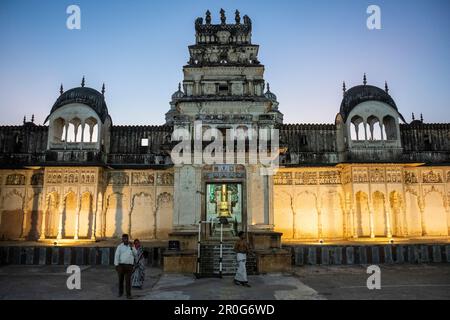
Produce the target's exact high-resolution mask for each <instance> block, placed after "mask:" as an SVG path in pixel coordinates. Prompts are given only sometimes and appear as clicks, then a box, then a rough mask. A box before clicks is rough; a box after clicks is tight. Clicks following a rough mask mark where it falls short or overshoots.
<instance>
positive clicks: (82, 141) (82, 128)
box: [80, 121, 86, 149]
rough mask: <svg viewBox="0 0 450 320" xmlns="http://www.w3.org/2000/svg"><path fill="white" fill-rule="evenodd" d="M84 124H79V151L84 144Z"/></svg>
mask: <svg viewBox="0 0 450 320" xmlns="http://www.w3.org/2000/svg"><path fill="white" fill-rule="evenodd" d="M85 126H86V124H85V123H84V121H83V122H82V123H81V141H80V149H83V143H84V127H85Z"/></svg>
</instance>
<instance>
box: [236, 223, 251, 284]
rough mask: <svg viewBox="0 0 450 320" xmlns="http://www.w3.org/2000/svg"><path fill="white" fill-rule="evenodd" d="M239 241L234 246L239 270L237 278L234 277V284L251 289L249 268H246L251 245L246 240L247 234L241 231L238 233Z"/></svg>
mask: <svg viewBox="0 0 450 320" xmlns="http://www.w3.org/2000/svg"><path fill="white" fill-rule="evenodd" d="M238 236H239V240H238V241H237V242H236V244H235V245H234V251H235V252H236V259H237V263H238V269H237V271H236V276H235V277H234V283H235V284H236V285H243V286H244V287H250V285H249V284H248V280H247V268H246V266H245V264H246V262H247V254H248V252H249V245H248V243H247V240H245V232H243V231H240V232H239V233H238Z"/></svg>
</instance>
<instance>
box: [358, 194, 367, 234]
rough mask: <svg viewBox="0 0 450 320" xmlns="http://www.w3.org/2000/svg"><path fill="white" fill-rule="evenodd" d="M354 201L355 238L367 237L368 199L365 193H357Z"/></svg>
mask: <svg viewBox="0 0 450 320" xmlns="http://www.w3.org/2000/svg"><path fill="white" fill-rule="evenodd" d="M355 201H356V207H355V209H356V221H355V223H356V233H357V236H359V237H368V236H370V214H369V197H368V196H367V193H365V192H363V191H358V192H357V193H356V195H355Z"/></svg>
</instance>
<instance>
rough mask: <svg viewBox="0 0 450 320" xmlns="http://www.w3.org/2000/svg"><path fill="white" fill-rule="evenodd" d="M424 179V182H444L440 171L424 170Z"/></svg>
mask: <svg viewBox="0 0 450 320" xmlns="http://www.w3.org/2000/svg"><path fill="white" fill-rule="evenodd" d="M422 181H423V183H442V174H441V173H440V172H439V171H433V170H430V171H424V172H422Z"/></svg>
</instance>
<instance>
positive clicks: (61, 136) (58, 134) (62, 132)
mask: <svg viewBox="0 0 450 320" xmlns="http://www.w3.org/2000/svg"><path fill="white" fill-rule="evenodd" d="M52 130H53V142H63V141H65V139H66V121H65V120H64V119H63V118H61V117H59V118H56V119H55V120H54V121H53V128H52Z"/></svg>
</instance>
